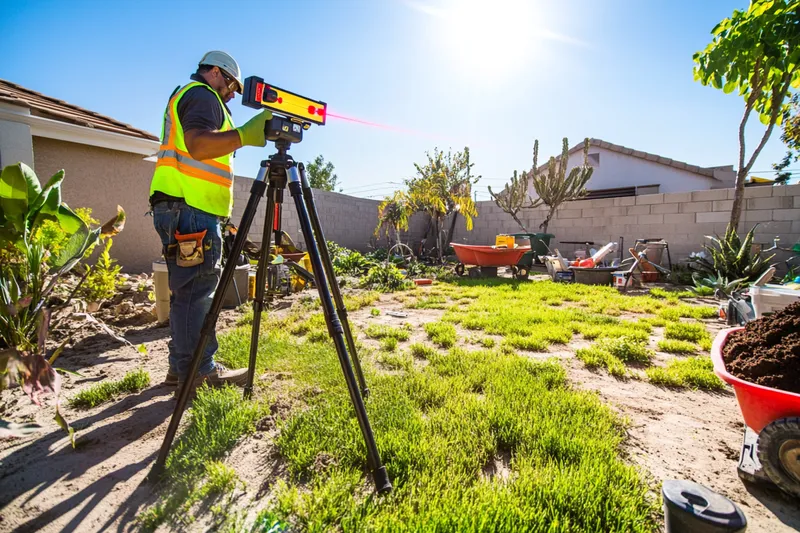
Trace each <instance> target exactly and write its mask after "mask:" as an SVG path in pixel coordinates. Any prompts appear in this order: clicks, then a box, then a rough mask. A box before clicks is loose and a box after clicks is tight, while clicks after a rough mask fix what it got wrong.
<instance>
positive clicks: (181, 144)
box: [150, 81, 234, 217]
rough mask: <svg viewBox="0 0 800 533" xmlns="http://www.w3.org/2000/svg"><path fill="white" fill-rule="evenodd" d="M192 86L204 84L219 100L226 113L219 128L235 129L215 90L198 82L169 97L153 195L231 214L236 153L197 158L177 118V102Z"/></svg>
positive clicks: (216, 213) (217, 212)
mask: <svg viewBox="0 0 800 533" xmlns="http://www.w3.org/2000/svg"><path fill="white" fill-rule="evenodd" d="M192 87H205V88H207V89H208V90H209V91H211V92H212V93H214V95H215V96H216V97H217V99H218V100H219V105H220V106H222V111H223V113H224V114H225V121H224V122H223V124H222V128H220V130H219V131H228V130H232V129H234V125H233V120H231V117H230V115H229V114H228V111H227V109H226V108H225V105H224V103H223V102H222V99H221V98H220V97H219V95H218V94H217V93H216V91H214V90H213V89H211V88H210V87H208V86H207V85H205V84H204V83H200V82H196V81H194V82H191V83H189V84H188V85H186V86H185V87H182V88H181V89H179V90H178V92H176V93H175V94H174V95H173V96H172V98H170V100H169V104H167V110H166V111H165V113H164V126H163V129H162V131H161V146H160V147H159V150H158V161H157V162H156V170H155V172H154V173H153V181H152V182H151V183H150V195H151V196H152V195H153V193H154V192H156V191H161V192H163V193H164V194H168V195H170V196H175V197H178V198H183V199H184V201H185V202H186V203H187V204H189V205H190V206H192V207H194V208H196V209H200V210H201V211H205V212H206V213H211V214H212V215H217V216H220V217H229V216H231V211H232V209H233V154H226V155H223V156H221V157H217V158H216V159H206V160H203V161H198V160H196V159H193V158H192V156H191V155H189V151H188V150H187V149H186V140H185V139H184V137H183V126H182V125H181V121H180V118H179V117H178V102H180V100H181V97H183V95H184V94H186V91H188V90H189V89H191V88H192Z"/></svg>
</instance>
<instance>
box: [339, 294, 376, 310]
mask: <svg viewBox="0 0 800 533" xmlns="http://www.w3.org/2000/svg"><path fill="white" fill-rule="evenodd" d="M380 297H381V293H379V292H378V291H364V292H359V293H355V294H353V293H351V294H345V295H343V296H342V300H344V306H345V307H346V308H347V310H348V311H358V310H359V309H362V308H364V307H366V306H368V305H372V304H373V303H375V302H376V301H378V299H379V298H380Z"/></svg>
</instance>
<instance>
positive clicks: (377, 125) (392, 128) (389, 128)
mask: <svg viewBox="0 0 800 533" xmlns="http://www.w3.org/2000/svg"><path fill="white" fill-rule="evenodd" d="M327 115H328V118H338V119H340V120H345V121H347V122H353V123H355V124H361V125H363V126H369V127H371V128H379V129H382V130H387V131H396V132H398V133H405V134H406V135H415V136H418V137H427V138H429V139H435V140H439V141H442V140H446V141H451V142H455V141H456V139H453V138H452V137H445V136H443V135H433V134H431V133H428V132H425V131H419V130H412V129H408V128H399V127H397V126H391V125H389V124H380V123H378V122H370V121H369V120H362V119H360V118H355V117H348V116H345V115H339V114H338V113H331V112H330V111H328V112H327Z"/></svg>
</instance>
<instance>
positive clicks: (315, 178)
mask: <svg viewBox="0 0 800 533" xmlns="http://www.w3.org/2000/svg"><path fill="white" fill-rule="evenodd" d="M333 171H334V167H333V163H331V162H330V161H325V158H324V157H322V155H318V156H317V157H316V158H315V159H314V161H311V162H309V163H308V165H307V166H306V172H308V181H309V184H310V185H311V187H312V188H314V189H320V190H323V191H333V190H334V189H336V186H337V184H338V182H339V176H337V175H336V174H335V173H334V172H333ZM339 192H342V189H341V188H340V189H339Z"/></svg>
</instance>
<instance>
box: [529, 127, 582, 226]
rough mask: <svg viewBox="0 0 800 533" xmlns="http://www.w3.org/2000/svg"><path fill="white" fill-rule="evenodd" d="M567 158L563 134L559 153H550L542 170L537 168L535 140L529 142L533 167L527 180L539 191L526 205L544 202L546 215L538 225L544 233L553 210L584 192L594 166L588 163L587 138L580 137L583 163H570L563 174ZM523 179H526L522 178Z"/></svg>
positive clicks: (535, 205)
mask: <svg viewBox="0 0 800 533" xmlns="http://www.w3.org/2000/svg"><path fill="white" fill-rule="evenodd" d="M568 160H569V141H568V140H567V138H566V137H564V141H563V145H562V149H561V157H559V158H558V160H556V158H555V157H551V158H550V161H548V163H547V168H546V170H545V171H544V172H539V141H538V140H537V141H534V143H533V169H532V170H531V172H530V174H529V176H530V178H531V183H532V184H533V188H534V190H535V191H536V194H538V195H539V197H538V198H536V199H535V200H533V201H532V202H531V205H530V207H539V206H540V205H546V206H547V207H548V211H547V216H546V217H545V219H544V221H543V222H542V223H541V224H540V225H539V229H541V230H542V232H544V233H547V226H548V225H549V224H550V219H552V218H553V215H555V214H556V211H557V210H558V208H559V206H561V204H563V203H564V202H569V201H572V200H578V199H580V198H582V197H584V196H585V195H586V188H585V187H586V183H587V182H588V181H589V178H591V177H592V172H593V171H594V169H593V168H592V167H590V166H589V139H584V141H583V165H581V166H576V167H573V168H572V170H570V171H569V174H567V163H568ZM526 181H527V180H526Z"/></svg>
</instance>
